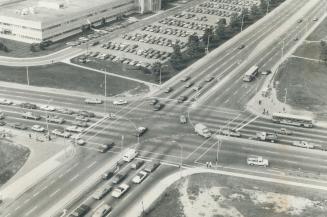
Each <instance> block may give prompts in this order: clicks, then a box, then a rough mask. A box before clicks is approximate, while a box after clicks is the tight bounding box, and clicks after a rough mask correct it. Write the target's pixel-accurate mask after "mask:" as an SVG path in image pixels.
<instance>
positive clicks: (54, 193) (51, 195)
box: [49, 188, 61, 197]
mask: <svg viewBox="0 0 327 217" xmlns="http://www.w3.org/2000/svg"><path fill="white" fill-rule="evenodd" d="M60 190H61V189H60V188H59V189H57V190H56V191H55V192H53V193H52V194H50V196H49V197H53V196H55V195H56V194H57V193H58V192H59V191H60Z"/></svg>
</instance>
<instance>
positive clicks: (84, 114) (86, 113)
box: [76, 110, 95, 118]
mask: <svg viewBox="0 0 327 217" xmlns="http://www.w3.org/2000/svg"><path fill="white" fill-rule="evenodd" d="M76 114H77V115H83V116H85V117H89V118H94V117H95V114H94V113H93V112H89V111H83V110H81V111H77V112H76Z"/></svg>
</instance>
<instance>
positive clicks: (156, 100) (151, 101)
mask: <svg viewBox="0 0 327 217" xmlns="http://www.w3.org/2000/svg"><path fill="white" fill-rule="evenodd" d="M158 102H159V100H158V99H152V100H150V101H149V104H150V105H155V104H157V103H158Z"/></svg>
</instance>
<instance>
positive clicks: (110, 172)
mask: <svg viewBox="0 0 327 217" xmlns="http://www.w3.org/2000/svg"><path fill="white" fill-rule="evenodd" d="M116 170H117V168H116V167H113V168H110V169H109V170H107V171H106V172H104V173H103V174H102V176H101V177H102V179H103V180H106V179H110V178H111V177H112V176H113V175H114V173H115V171H116Z"/></svg>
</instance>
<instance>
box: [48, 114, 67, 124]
mask: <svg viewBox="0 0 327 217" xmlns="http://www.w3.org/2000/svg"><path fill="white" fill-rule="evenodd" d="M45 120H46V121H48V122H51V123H56V124H62V123H64V122H65V120H64V119H63V118H61V117H59V116H57V115H48V116H46V117H45Z"/></svg>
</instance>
